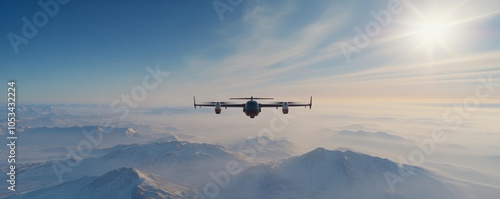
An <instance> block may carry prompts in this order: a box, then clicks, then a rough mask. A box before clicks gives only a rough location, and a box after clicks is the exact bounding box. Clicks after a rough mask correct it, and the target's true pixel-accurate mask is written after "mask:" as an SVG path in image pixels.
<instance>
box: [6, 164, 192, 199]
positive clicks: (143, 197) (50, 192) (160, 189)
mask: <svg viewBox="0 0 500 199" xmlns="http://www.w3.org/2000/svg"><path fill="white" fill-rule="evenodd" d="M8 198H10V199H24V198H26V199H28V198H29V199H31V198H38V199H44V198H47V199H49V198H50V199H54V198H74V199H79V198H81V199H87V198H93V199H100V198H102V199H107V198H121V199H127V198H131V199H149V198H171V199H180V198H184V199H191V198H192V199H194V198H199V197H198V196H197V193H196V191H195V189H194V187H193V186H188V185H179V184H175V183H172V182H170V181H168V180H167V179H166V178H163V177H160V176H156V175H148V174H145V173H143V172H141V171H139V170H137V169H135V168H119V169H116V170H112V171H109V172H107V173H105V174H104V175H102V176H99V177H83V178H80V179H77V180H74V181H70V182H66V183H63V184H60V185H56V186H53V187H49V188H44V189H39V190H36V191H33V192H29V193H25V194H19V195H15V196H12V197H8Z"/></svg>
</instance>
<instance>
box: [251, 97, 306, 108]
mask: <svg viewBox="0 0 500 199" xmlns="http://www.w3.org/2000/svg"><path fill="white" fill-rule="evenodd" d="M285 103H286V104H287V105H288V106H305V107H307V106H309V108H311V107H312V96H311V99H310V101H309V104H307V103H300V102H274V103H267V104H260V105H261V107H283V105H284V104H285Z"/></svg>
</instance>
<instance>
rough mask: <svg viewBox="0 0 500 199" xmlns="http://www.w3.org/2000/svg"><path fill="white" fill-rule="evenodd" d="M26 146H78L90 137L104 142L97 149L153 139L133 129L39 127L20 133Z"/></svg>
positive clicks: (96, 145) (26, 129)
mask: <svg viewBox="0 0 500 199" xmlns="http://www.w3.org/2000/svg"><path fill="white" fill-rule="evenodd" d="M19 136H22V138H23V144H24V145H37V146H51V147H54V146H76V145H77V144H78V143H79V142H81V141H86V140H87V141H90V139H89V136H90V137H92V138H94V139H96V140H98V138H99V136H102V141H101V142H99V143H97V144H94V143H92V144H94V145H95V146H94V147H95V148H106V147H111V146H115V145H117V144H132V143H143V142H145V141H147V140H151V139H153V137H151V136H149V135H145V134H142V133H140V132H138V131H136V130H135V129H133V128H126V127H120V128H109V129H106V128H103V127H99V126H72V127H52V128H49V127H39V128H25V129H23V130H22V131H20V132H19Z"/></svg>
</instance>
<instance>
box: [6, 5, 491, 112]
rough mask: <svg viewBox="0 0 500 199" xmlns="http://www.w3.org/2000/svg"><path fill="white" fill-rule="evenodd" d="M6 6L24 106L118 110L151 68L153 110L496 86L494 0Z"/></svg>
mask: <svg viewBox="0 0 500 199" xmlns="http://www.w3.org/2000/svg"><path fill="white" fill-rule="evenodd" d="M54 2H58V3H57V6H54V5H55V4H54ZM0 4H1V6H0V13H1V14H0V15H1V17H0V23H1V24H2V28H1V29H0V35H3V37H2V39H1V40H0V63H1V65H0V67H1V69H2V72H1V73H0V79H3V81H4V82H7V81H9V80H15V81H17V86H18V103H25V104H39V103H40V104H51V103H83V104H85V103H91V104H111V103H112V102H113V101H114V100H116V99H120V97H121V96H122V95H131V93H132V92H133V91H134V88H136V87H137V86H139V87H141V86H143V80H144V78H145V77H146V76H148V74H149V72H148V69H147V68H148V67H149V68H150V69H151V70H156V68H157V67H158V69H159V70H160V71H163V72H168V73H169V75H168V76H163V77H162V78H161V79H162V81H161V82H156V83H158V86H157V87H155V88H154V89H151V90H147V93H146V96H144V99H142V98H141V99H140V100H138V101H140V104H141V105H151V106H189V105H191V103H192V96H194V95H196V96H197V98H198V99H199V100H201V101H213V100H218V101H223V100H227V98H229V97H247V96H260V97H276V98H277V99H278V100H290V101H307V100H308V99H309V96H314V99H315V102H316V104H319V105H320V107H321V106H323V107H328V106H335V108H337V109H340V108H342V107H345V106H346V105H347V106H360V107H364V109H365V107H366V106H368V109H369V108H370V107H373V106H376V105H377V106H379V108H380V107H383V106H382V104H394V103H404V104H406V105H415V106H418V105H420V104H422V103H423V104H426V105H427V106H429V107H433V106H449V105H450V104H451V105H452V104H453V103H462V102H463V101H464V100H465V99H467V97H469V96H473V97H474V96H476V97H477V94H476V93H475V92H476V90H477V88H478V87H481V85H482V83H481V79H487V80H488V78H490V82H492V83H490V84H491V85H493V84H495V85H500V83H498V82H500V80H499V77H500V66H499V65H498V64H499V63H500V48H499V47H500V18H499V15H500V2H499V1H495V0H478V1H470V0H460V1H451V0H447V1H408V0H407V1H396V0H394V1H362V0H355V1H348V2H346V1H331V0H318V1H298V0H287V1H285V0H281V1H266V0H258V1H244V0H242V1H238V0H234V1H225V0H220V1H219V0H217V1H209V0H206V1H194V0H193V1H181V0H161V1H160V0H151V1H147V3H146V2H144V1H117V0H109V1H97V0H89V1H76V0H72V1H67V2H65V1H62V0H61V1H54V0H41V1H38V3H37V1H28V0H16V1H12V0H9V1H2V2H1V3H0ZM39 4H41V5H42V6H41V5H39ZM44 5H49V6H44ZM56 7H57V9H55V8H56ZM47 10H48V11H47ZM23 18H24V19H25V20H23ZM26 21H27V22H26ZM35 24H37V25H35ZM29 26H30V27H36V29H37V31H36V32H33V31H32V29H30V28H29ZM26 27H28V28H26ZM28 29H29V30H28ZM9 35H10V36H9ZM12 35H16V37H15V38H16V39H12V38H13V36H12ZM19 38H24V39H25V41H27V42H26V43H22V42H20V40H19ZM16 49H17V50H16ZM148 81H149V83H151V84H152V83H155V79H154V78H153V79H149V80H148ZM491 88H493V87H491ZM484 89H486V88H485V87H484V86H483V87H482V88H481V92H482V93H486V92H489V91H491V94H492V95H489V96H488V97H485V98H481V99H480V102H479V103H480V105H479V106H480V107H488V108H495V107H496V110H498V108H499V104H500V102H499V100H498V97H499V94H498V93H500V92H499V91H498V90H500V86H496V89H493V90H484ZM135 91H137V89H136V90H135ZM495 91H497V92H496V93H495ZM372 104H373V106H371V105H372ZM358 108H359V107H358ZM392 108H393V109H398V108H399V107H398V106H392ZM365 110H366V109H365ZM414 110H417V108H416V109H414ZM439 113H441V112H439Z"/></svg>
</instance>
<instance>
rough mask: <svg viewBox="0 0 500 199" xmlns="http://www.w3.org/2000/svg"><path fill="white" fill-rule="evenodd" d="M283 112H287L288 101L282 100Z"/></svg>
mask: <svg viewBox="0 0 500 199" xmlns="http://www.w3.org/2000/svg"><path fill="white" fill-rule="evenodd" d="M282 110H283V114H288V103H286V102H284V103H283V108H282Z"/></svg>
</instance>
